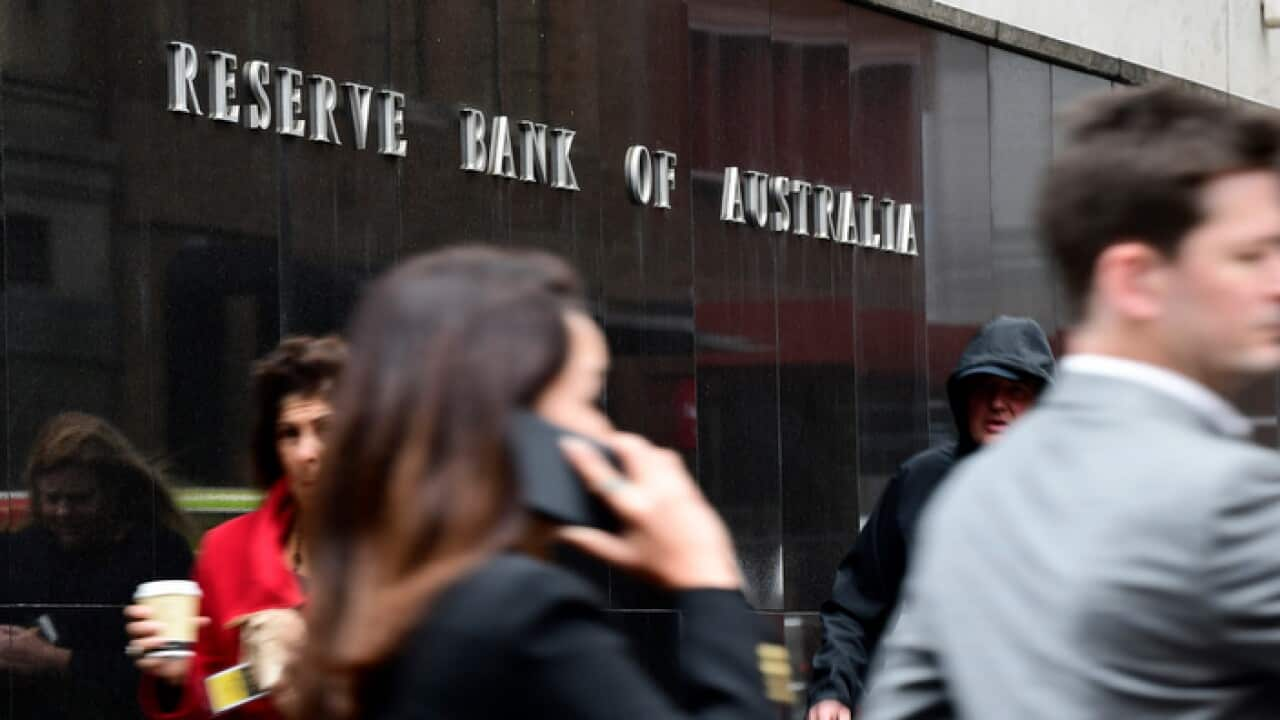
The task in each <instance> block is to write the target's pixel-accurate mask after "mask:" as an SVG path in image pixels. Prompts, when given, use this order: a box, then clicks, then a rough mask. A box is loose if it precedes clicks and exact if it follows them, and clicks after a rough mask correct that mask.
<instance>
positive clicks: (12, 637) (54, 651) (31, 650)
mask: <svg viewBox="0 0 1280 720" xmlns="http://www.w3.org/2000/svg"><path fill="white" fill-rule="evenodd" d="M70 665H71V651H70V650H68V649H66V648H60V647H58V646H57V645H54V644H53V643H50V642H49V641H47V640H45V639H44V638H42V637H40V631H39V630H37V629H36V628H24V627H18V626H16V625H0V670H9V671H12V672H15V673H17V674H19V675H42V674H46V673H55V672H62V671H64V670H66V669H67V668H68V667H69V666H70Z"/></svg>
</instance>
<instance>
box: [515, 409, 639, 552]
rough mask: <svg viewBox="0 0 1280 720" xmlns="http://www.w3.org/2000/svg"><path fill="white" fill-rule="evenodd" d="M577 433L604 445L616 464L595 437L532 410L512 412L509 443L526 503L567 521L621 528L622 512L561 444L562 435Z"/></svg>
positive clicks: (594, 442)
mask: <svg viewBox="0 0 1280 720" xmlns="http://www.w3.org/2000/svg"><path fill="white" fill-rule="evenodd" d="M565 436H569V437H575V438H578V439H580V440H583V441H584V442H586V443H588V444H589V445H591V446H592V447H594V448H596V449H597V450H599V451H600V454H601V455H604V457H605V459H606V460H608V461H609V463H610V464H612V465H613V466H614V467H615V468H617V467H619V463H618V458H617V457H616V456H615V455H614V454H613V453H612V452H611V451H610V450H609V449H608V448H606V447H604V446H603V445H601V444H600V443H598V442H596V441H594V440H592V439H591V438H588V437H584V436H582V435H580V434H578V433H574V432H570V431H569V430H565V429H564V428H561V427H559V426H556V425H553V424H551V423H549V422H547V421H546V420H543V419H542V418H541V417H539V416H537V415H535V414H534V413H531V412H525V411H522V412H517V413H515V414H514V415H513V416H512V418H511V426H510V428H509V431H508V437H507V446H508V448H509V449H510V451H511V459H512V463H513V464H514V465H515V473H516V478H517V480H518V481H519V483H520V488H521V492H522V493H523V494H524V503H525V506H526V507H528V508H529V509H530V510H532V511H534V512H536V513H538V514H540V515H544V516H546V517H548V518H550V519H551V520H553V521H555V522H557V523H560V524H564V525H585V526H587V527H594V528H600V529H601V530H609V531H616V530H617V529H618V518H617V516H616V515H614V514H613V511H612V510H610V509H609V508H608V507H607V506H606V505H605V504H604V503H603V502H602V501H601V500H600V499H599V498H597V497H596V496H595V495H594V494H592V492H591V491H590V490H588V489H587V486H586V485H584V484H583V480H582V478H581V477H580V476H579V474H578V471H577V470H575V469H574V467H573V465H571V464H570V463H569V459H568V458H566V457H565V456H564V453H563V452H562V451H561V450H560V438H562V437H565Z"/></svg>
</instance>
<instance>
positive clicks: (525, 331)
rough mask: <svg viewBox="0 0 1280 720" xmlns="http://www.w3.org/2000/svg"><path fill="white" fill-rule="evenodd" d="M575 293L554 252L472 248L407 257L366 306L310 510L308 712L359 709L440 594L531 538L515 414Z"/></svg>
mask: <svg viewBox="0 0 1280 720" xmlns="http://www.w3.org/2000/svg"><path fill="white" fill-rule="evenodd" d="M579 300H580V290H579V281H578V279H577V276H576V275H575V274H574V272H573V271H572V270H571V269H570V268H569V267H568V266H567V265H566V264H565V263H563V262H562V261H560V260H559V259H557V258H555V257H553V256H550V255H547V254H544V253H540V252H533V251H516V250H500V249H496V248H487V247H463V248H455V249H449V250H443V251H439V252H435V253H429V254H426V255H421V256H418V257H416V258H413V259H410V260H408V261H406V262H404V263H402V264H401V265H399V266H398V267H396V268H394V269H392V270H391V271H390V272H388V273H387V274H385V275H384V276H382V277H381V278H380V279H379V280H377V281H376V282H375V283H374V285H373V287H372V288H371V290H370V292H369V294H368V295H367V297H366V298H365V299H364V300H363V301H362V302H361V304H360V307H359V308H358V309H357V311H356V315H355V320H354V324H353V327H352V332H351V333H350V336H349V339H350V341H351V354H350V358H349V360H348V363H347V367H346V370H345V371H344V373H343V375H342V378H341V379H340V380H339V383H338V387H337V390H336V394H335V396H334V398H335V403H334V404H335V424H334V426H333V430H332V433H333V434H332V435H331V436H330V438H329V441H328V443H327V446H326V456H325V459H324V462H323V463H322V467H323V470H322V475H321V478H320V481H319V484H318V486H317V495H316V498H315V499H316V502H315V505H316V507H315V510H314V511H312V512H309V513H308V517H307V518H306V520H305V522H306V524H307V528H306V532H307V543H308V552H309V553H310V558H311V593H310V598H309V601H308V643H307V647H306V649H305V651H304V654H303V657H302V658H301V662H300V664H299V666H298V668H299V672H298V673H297V674H296V681H297V683H298V685H299V686H300V690H301V692H302V705H303V707H302V711H303V714H302V717H307V718H349V717H353V716H355V715H356V714H357V713H358V712H359V699H360V688H361V684H362V679H363V678H364V677H365V676H366V675H367V673H368V672H369V671H370V670H371V669H373V668H375V667H376V666H378V665H379V664H380V663H382V662H384V661H385V660H387V659H388V658H389V656H390V655H391V654H392V653H393V652H395V650H396V649H397V648H398V647H399V645H400V643H401V641H402V640H403V639H404V637H405V635H406V633H408V632H409V631H410V630H411V629H412V628H413V626H414V625H415V624H416V623H417V622H418V621H420V620H421V619H422V617H423V613H424V612H428V611H429V605H430V603H431V601H432V599H434V598H435V597H437V596H438V595H439V594H440V592H441V591H443V590H444V589H445V588H446V587H448V586H449V585H450V584H451V583H452V582H454V581H456V580H457V579H458V578H459V577H460V576H461V575H463V574H464V573H465V572H467V571H468V570H469V569H471V568H473V567H475V566H476V565H478V564H479V563H481V562H483V561H484V560H485V559H486V558H488V557H491V556H492V555H494V554H495V553H498V552H500V551H502V550H504V549H506V548H510V547H512V546H514V545H516V544H518V543H519V542H520V541H521V539H522V536H523V534H524V532H525V514H524V512H523V511H522V509H521V506H520V502H519V495H518V491H517V488H516V483H515V479H514V478H513V477H512V472H511V468H510V461H509V459H508V455H507V451H506V448H505V443H504V440H503V438H504V432H505V426H506V423H507V422H508V418H509V415H510V413H511V410H512V409H513V408H515V407H519V406H523V405H527V404H529V403H530V402H532V400H533V399H534V398H535V397H536V395H537V394H538V392H539V391H540V390H541V389H542V388H543V387H545V386H546V385H547V383H548V382H549V381H550V380H551V379H552V378H553V377H554V376H555V375H556V373H557V372H558V371H559V369H560V367H561V365H562V364H563V361H564V358H565V353H566V346H567V339H566V330H565V326H564V321H563V313H564V310H565V309H566V307H567V306H569V305H572V304H575V303H578V302H579Z"/></svg>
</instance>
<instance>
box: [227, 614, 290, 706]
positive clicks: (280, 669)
mask: <svg viewBox="0 0 1280 720" xmlns="http://www.w3.org/2000/svg"><path fill="white" fill-rule="evenodd" d="M227 627H228V628H236V627H238V628H240V662H247V663H249V665H250V666H251V667H252V668H253V673H254V681H255V682H256V683H257V685H258V687H259V688H262V689H263V690H270V691H272V692H275V691H278V690H280V689H281V688H280V685H281V682H282V675H283V673H284V668H285V666H286V665H288V664H289V663H290V662H292V660H293V658H294V657H295V656H296V655H297V654H298V653H299V652H300V651H301V650H302V644H303V642H304V641H305V640H306V633H307V626H306V623H305V622H304V621H303V619H302V613H300V612H298V611H297V610H294V609H293V608H272V609H270V610H259V611H258V612H253V613H249V614H248V615H241V616H240V617H238V618H235V619H234V620H232V621H231V622H229V623H227Z"/></svg>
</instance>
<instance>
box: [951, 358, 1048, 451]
mask: <svg viewBox="0 0 1280 720" xmlns="http://www.w3.org/2000/svg"><path fill="white" fill-rule="evenodd" d="M966 383H967V386H968V387H967V388H966V389H967V390H968V399H969V403H968V404H969V408H968V409H969V434H970V435H971V436H972V437H973V440H974V442H976V443H978V444H979V445H986V444H988V443H990V442H991V441H993V440H995V439H996V438H997V437H999V436H1000V434H1001V433H1003V432H1004V431H1005V430H1007V429H1008V428H1009V424H1010V423H1012V422H1013V421H1014V419H1016V418H1017V417H1018V416H1019V415H1021V414H1022V413H1024V412H1026V411H1027V408H1029V407H1031V404H1032V403H1034V402H1035V399H1036V390H1037V388H1036V386H1035V384H1033V383H1031V382H1027V381H1025V380H1008V379H1005V378H1002V377H999V376H996V375H975V376H973V377H972V378H970V379H968V380H967V381H966Z"/></svg>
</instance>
